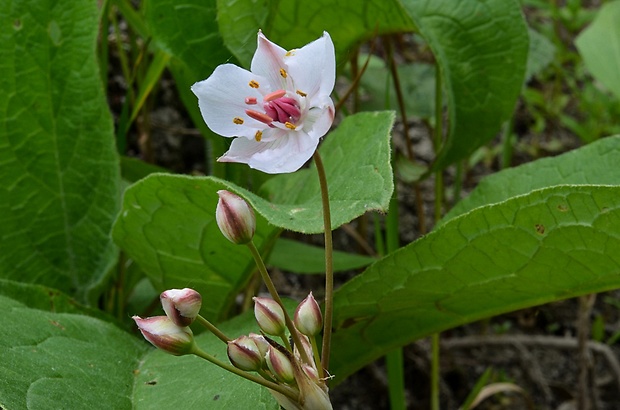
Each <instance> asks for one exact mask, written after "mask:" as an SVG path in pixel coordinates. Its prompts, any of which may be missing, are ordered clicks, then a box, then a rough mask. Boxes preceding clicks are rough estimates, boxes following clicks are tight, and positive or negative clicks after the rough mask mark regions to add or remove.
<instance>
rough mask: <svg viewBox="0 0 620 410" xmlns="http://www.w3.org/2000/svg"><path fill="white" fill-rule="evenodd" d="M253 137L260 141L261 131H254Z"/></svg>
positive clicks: (261, 137)
mask: <svg viewBox="0 0 620 410" xmlns="http://www.w3.org/2000/svg"><path fill="white" fill-rule="evenodd" d="M254 139H255V140H256V142H260V140H261V139H263V132H262V131H256V134H254Z"/></svg>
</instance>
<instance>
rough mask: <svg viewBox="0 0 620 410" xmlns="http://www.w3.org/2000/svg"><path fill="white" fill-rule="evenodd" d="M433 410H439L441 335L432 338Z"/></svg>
mask: <svg viewBox="0 0 620 410" xmlns="http://www.w3.org/2000/svg"><path fill="white" fill-rule="evenodd" d="M431 343H432V359H431V410H439V333H435V334H434V335H433V336H432V337H431Z"/></svg>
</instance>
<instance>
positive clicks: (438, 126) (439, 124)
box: [431, 65, 444, 410]
mask: <svg viewBox="0 0 620 410" xmlns="http://www.w3.org/2000/svg"><path fill="white" fill-rule="evenodd" d="M436 70H437V71H436V73H435V132H434V134H433V148H434V149H435V153H438V152H439V150H440V149H441V145H442V142H443V102H442V84H441V71H440V69H439V65H437V67H436ZM443 194H444V186H443V171H442V170H438V171H437V172H436V173H435V212H434V214H435V223H437V222H438V221H439V220H440V219H441V215H442V204H443ZM431 341H432V359H431V409H432V410H439V333H435V334H434V335H433V336H432V338H431Z"/></svg>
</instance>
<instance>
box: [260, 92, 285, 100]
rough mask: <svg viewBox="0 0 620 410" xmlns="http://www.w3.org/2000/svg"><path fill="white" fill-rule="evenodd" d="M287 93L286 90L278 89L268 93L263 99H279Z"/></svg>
mask: <svg viewBox="0 0 620 410" xmlns="http://www.w3.org/2000/svg"><path fill="white" fill-rule="evenodd" d="M285 95H286V91H284V90H278V91H274V92H272V93H269V94H267V95H266V96H265V97H264V98H263V101H265V102H269V101H273V100H277V99H278V98H282V97H284V96H285Z"/></svg>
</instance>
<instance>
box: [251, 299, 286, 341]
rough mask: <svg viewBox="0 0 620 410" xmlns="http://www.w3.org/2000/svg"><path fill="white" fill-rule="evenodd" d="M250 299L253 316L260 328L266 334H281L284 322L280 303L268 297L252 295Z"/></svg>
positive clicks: (284, 325)
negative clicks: (252, 304) (252, 305)
mask: <svg viewBox="0 0 620 410" xmlns="http://www.w3.org/2000/svg"><path fill="white" fill-rule="evenodd" d="M252 300H254V316H255V317H256V321H257V322H258V326H259V327H260V328H261V330H262V331H263V332H265V333H267V334H268V335H272V336H282V335H283V334H284V328H285V327H286V322H285V319H284V311H283V310H282V308H281V307H280V305H278V303H277V302H276V301H275V300H273V299H269V298H259V297H254V298H252Z"/></svg>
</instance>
